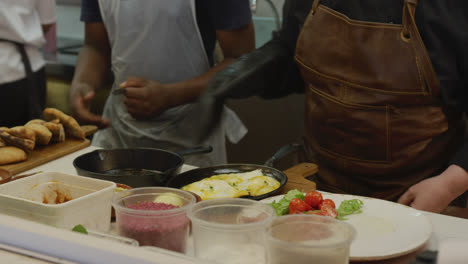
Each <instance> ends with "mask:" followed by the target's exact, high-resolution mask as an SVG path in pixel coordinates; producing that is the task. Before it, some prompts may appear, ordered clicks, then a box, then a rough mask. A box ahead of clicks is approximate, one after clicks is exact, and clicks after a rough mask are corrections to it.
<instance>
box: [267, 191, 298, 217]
mask: <svg viewBox="0 0 468 264" xmlns="http://www.w3.org/2000/svg"><path fill="white" fill-rule="evenodd" d="M294 198H299V199H301V200H304V193H302V192H301V191H299V190H290V191H289V192H288V193H287V194H286V195H284V197H283V198H282V199H281V200H279V201H278V202H275V201H273V202H272V203H270V205H271V206H272V207H273V208H274V209H275V211H276V215H278V216H282V215H287V214H288V213H289V202H290V201H291V200H292V199H294Z"/></svg>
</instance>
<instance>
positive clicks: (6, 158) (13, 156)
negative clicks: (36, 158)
mask: <svg viewBox="0 0 468 264" xmlns="http://www.w3.org/2000/svg"><path fill="white" fill-rule="evenodd" d="M27 158H28V157H27V155H26V152H24V151H23V150H22V149H19V148H17V147H11V146H8V147H3V148H0V165H5V164H10V163H16V162H21V161H25V160H26V159H27Z"/></svg>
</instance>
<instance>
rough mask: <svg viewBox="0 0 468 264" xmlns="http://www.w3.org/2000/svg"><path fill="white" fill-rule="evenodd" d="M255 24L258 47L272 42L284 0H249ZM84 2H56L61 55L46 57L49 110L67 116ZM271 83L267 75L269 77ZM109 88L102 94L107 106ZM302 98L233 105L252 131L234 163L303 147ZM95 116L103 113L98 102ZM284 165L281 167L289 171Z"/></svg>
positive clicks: (231, 152) (233, 152) (232, 151)
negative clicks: (291, 146)
mask: <svg viewBox="0 0 468 264" xmlns="http://www.w3.org/2000/svg"><path fill="white" fill-rule="evenodd" d="M251 2H252V11H253V13H252V14H253V20H254V25H255V32H256V33H255V34H256V46H257V47H260V46H261V45H263V44H264V43H265V42H267V41H268V40H269V39H271V36H272V31H273V30H275V29H276V28H277V27H278V26H279V23H280V20H281V17H280V16H281V13H282V6H283V3H284V0H251ZM79 17H80V0H57V28H56V32H57V53H55V54H53V53H52V54H45V56H46V58H47V62H48V63H47V67H46V70H47V73H48V106H52V107H57V108H59V109H62V110H63V111H65V112H68V111H69V104H68V89H69V87H70V82H71V79H72V77H73V72H74V66H75V63H76V56H77V53H78V52H79V49H80V47H81V46H82V43H83V36H84V25H83V23H82V22H80V20H79ZM265 78H267V76H265ZM106 95H107V91H106V89H103V91H101V93H99V94H98V97H99V100H97V101H98V102H103V101H104V100H105V97H106ZM303 100H304V99H303V95H292V96H289V97H286V98H282V99H277V100H268V101H267V100H262V99H260V98H257V97H253V98H249V99H245V100H231V101H229V102H228V105H229V106H230V107H231V108H232V109H233V110H234V111H236V113H237V114H238V115H239V116H240V118H241V119H242V121H243V122H244V123H245V124H246V126H247V127H248V129H249V133H248V134H247V136H246V137H245V138H244V139H243V140H242V141H241V142H240V143H239V144H236V145H233V144H228V160H229V162H230V163H256V164H262V163H263V162H265V161H266V160H267V159H268V158H269V157H270V156H272V155H273V153H274V152H275V151H276V150H278V149H279V148H280V147H281V146H282V145H285V144H288V143H293V142H300V140H301V136H302V133H303V129H304V125H303V112H304V102H303ZM93 109H94V111H98V112H99V111H101V109H102V104H100V103H96V104H95V105H94V106H93ZM288 166H289V164H288V163H287V162H282V163H281V164H279V167H280V168H281V167H288Z"/></svg>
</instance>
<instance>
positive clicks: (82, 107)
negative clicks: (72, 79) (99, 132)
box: [70, 85, 110, 128]
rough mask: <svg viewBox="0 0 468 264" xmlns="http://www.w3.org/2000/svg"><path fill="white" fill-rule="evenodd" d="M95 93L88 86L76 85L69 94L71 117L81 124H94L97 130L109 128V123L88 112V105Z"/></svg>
mask: <svg viewBox="0 0 468 264" xmlns="http://www.w3.org/2000/svg"><path fill="white" fill-rule="evenodd" d="M94 95H95V92H94V91H93V90H92V89H91V88H90V87H89V86H88V85H76V86H74V87H72V89H71V92H70V103H71V111H72V115H73V116H74V117H75V118H76V119H77V120H78V122H79V123H81V124H94V125H97V126H98V127H99V128H105V127H108V126H110V121H109V120H107V119H104V118H102V116H100V115H96V114H93V113H92V112H91V111H90V103H91V100H92V99H93V98H94Z"/></svg>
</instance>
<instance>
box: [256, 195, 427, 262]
mask: <svg viewBox="0 0 468 264" xmlns="http://www.w3.org/2000/svg"><path fill="white" fill-rule="evenodd" d="M321 193H322V195H323V199H332V200H333V201H334V202H335V204H336V207H337V208H338V206H339V205H340V204H341V202H342V201H344V200H351V199H360V200H361V201H363V202H364V205H363V207H362V213H360V214H355V215H350V216H347V217H346V218H347V220H343V221H346V222H348V223H349V224H351V225H352V226H354V228H355V229H356V232H357V234H356V238H355V240H354V241H353V242H352V243H351V249H350V260H351V261H372V260H382V259H389V258H394V257H398V256H402V255H406V254H408V253H410V252H413V251H415V250H417V249H419V248H420V247H421V246H422V245H424V244H425V243H426V242H427V241H428V240H429V238H430V237H431V234H432V225H431V222H430V220H429V219H428V218H427V217H426V216H425V215H424V214H422V212H421V211H418V210H416V209H413V208H411V207H407V206H404V205H401V204H398V203H393V202H389V201H385V200H380V199H374V198H369V197H362V196H355V195H346V194H332V193H325V192H321ZM283 196H284V195H277V196H273V197H269V198H266V199H263V200H261V201H262V202H264V203H271V202H273V201H279V200H281V198H283Z"/></svg>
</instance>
